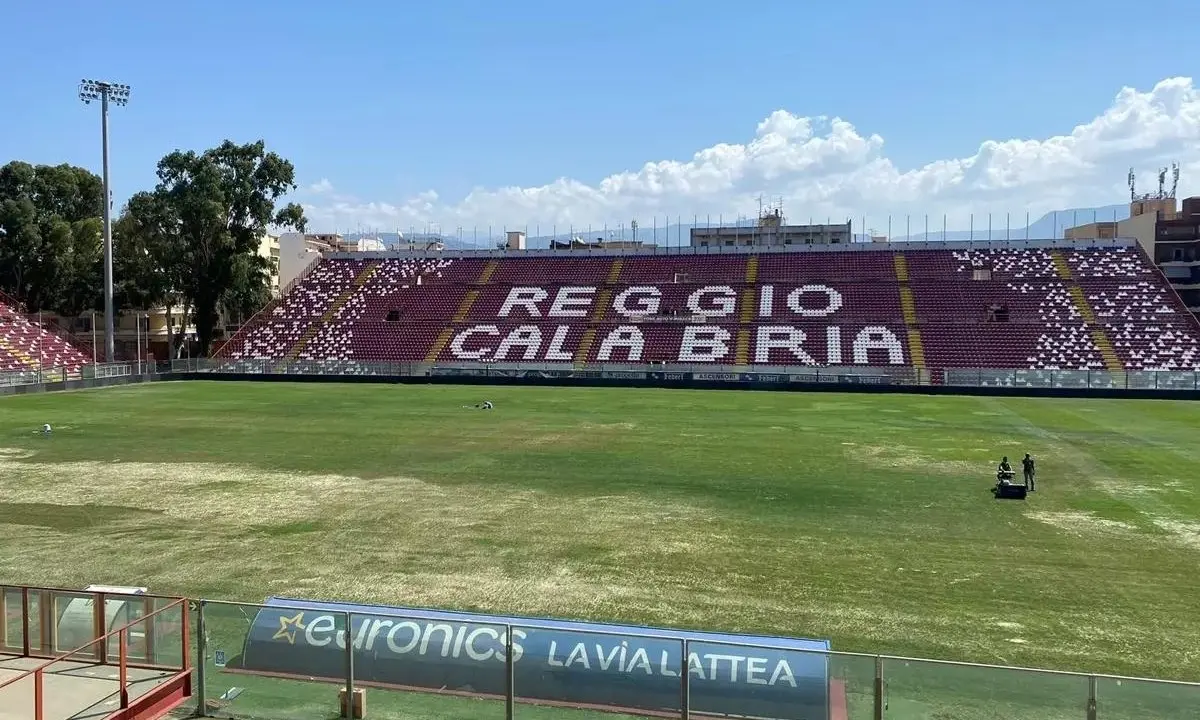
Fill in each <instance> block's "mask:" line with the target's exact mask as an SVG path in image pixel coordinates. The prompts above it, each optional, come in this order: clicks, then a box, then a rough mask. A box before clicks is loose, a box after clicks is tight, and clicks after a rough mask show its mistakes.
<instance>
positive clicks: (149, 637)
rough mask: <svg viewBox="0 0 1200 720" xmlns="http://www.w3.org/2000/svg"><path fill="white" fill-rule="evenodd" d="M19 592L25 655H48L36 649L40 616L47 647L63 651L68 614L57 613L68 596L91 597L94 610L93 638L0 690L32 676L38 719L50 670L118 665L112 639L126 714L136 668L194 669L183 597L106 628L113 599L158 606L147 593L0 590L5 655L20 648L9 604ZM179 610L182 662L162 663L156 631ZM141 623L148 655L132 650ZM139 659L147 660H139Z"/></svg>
mask: <svg viewBox="0 0 1200 720" xmlns="http://www.w3.org/2000/svg"><path fill="white" fill-rule="evenodd" d="M14 591H17V592H19V594H20V616H21V628H20V635H21V648H20V650H21V652H20V656H21V657H43V655H42V654H41V653H40V652H39V648H37V647H35V646H34V644H33V642H32V628H31V625H33V623H34V621H33V618H34V617H35V616H36V617H37V618H38V620H37V624H38V626H39V628H38V629H39V630H40V632H39V635H40V636H41V638H40V640H41V642H40V643H39V645H41V649H45V648H50V649H51V650H52V651H53V650H54V649H55V648H56V647H57V642H56V640H57V638H56V635H57V633H58V632H59V630H60V628H59V627H58V625H57V621H58V619H59V618H61V617H62V616H63V613H59V612H58V611H57V608H56V605H57V601H58V600H60V599H63V598H66V599H79V598H88V599H90V602H91V604H92V609H93V618H92V621H93V625H92V632H91V634H92V635H93V637H92V638H91V639H90V640H88V641H87V642H85V643H83V644H81V645H79V646H78V647H75V648H74V649H72V650H69V651H67V652H65V653H59V654H55V655H54V656H53V657H52V658H51V659H49V660H46V662H43V663H41V664H39V665H37V666H35V667H33V668H31V669H29V670H25V671H23V672H20V673H19V674H17V675H15V676H14V677H12V678H9V679H8V680H5V681H3V682H0V690H3V689H4V688H6V687H10V686H14V685H16V684H18V683H20V682H22V681H25V680H28V679H31V678H32V681H33V682H32V693H33V702H32V707H33V715H32V716H31V717H32V720H44V710H45V702H46V688H45V684H46V680H45V678H46V675H47V673H48V672H49V669H50V668H52V667H54V666H55V665H59V664H61V663H84V664H100V665H112V658H111V657H110V656H111V654H112V650H111V648H110V644H111V643H110V641H111V640H112V639H113V638H115V639H116V651H117V652H116V654H117V663H116V667H117V678H116V681H117V692H116V693H115V695H117V698H118V703H119V707H120V709H121V710H126V709H128V708H129V704H130V692H129V688H130V687H131V680H130V678H129V670H130V668H152V669H156V670H166V671H170V672H172V673H176V674H178V673H186V672H188V671H189V670H190V662H191V641H190V637H189V631H190V619H189V614H188V611H189V609H188V601H187V600H186V599H183V598H178V599H172V600H171V602H169V603H168V604H167V605H164V606H162V607H159V608H157V609H151V610H149V612H146V613H145V614H143V615H141V616H139V617H137V618H136V619H134V620H131V621H129V622H127V623H125V624H123V625H121V626H119V627H117V628H114V629H111V630H107V631H105V630H104V623H105V621H106V620H107V610H108V601H110V600H119V601H123V602H136V601H142V602H143V603H150V604H153V602H154V600H155V599H165V598H159V597H158V596H146V595H124V594H116V593H103V592H84V593H77V592H71V591H64V590H56V589H51V588H33V587H21V588H11V587H0V605H2V606H3V607H2V608H0V610H3V612H2V613H0V615H3V617H4V622H2V623H0V652H12V651H14V650H16V648H13V647H8V645H9V642H8V641H9V637H8V633H9V628H8V627H6V625H7V624H8V623H9V622H11V617H10V612H9V607H8V600H9V599H10V598H11V597H12V595H13V594H14ZM31 594H37V596H38V600H39V602H38V605H39V608H38V611H37V612H36V613H35V612H32V611H31ZM176 608H178V610H179V615H180V624H179V627H180V633H181V639H180V643H179V645H180V647H179V662H178V664H177V665H176V664H174V663H171V664H163V663H160V662H157V660H158V654H157V653H156V652H155V650H154V648H155V630H154V628H155V627H156V625H157V620H158V619H160V618H161V617H162V616H165V615H167V614H168V613H169V612H170V611H171V610H174V609H176ZM140 625H144V626H145V629H144V630H143V631H142V633H141V634H140V636H141V641H142V643H143V645H144V648H145V650H144V653H142V654H137V653H136V652H133V651H131V649H130V639H131V636H132V635H134V633H133V630H134V629H135V628H137V627H138V626H140ZM139 660H141V661H144V662H138V661H139ZM4 703H5V705H6V706H9V705H13V704H15V703H14V702H13V699H12V697H7V698H5V700H4Z"/></svg>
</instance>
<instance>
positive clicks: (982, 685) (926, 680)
mask: <svg viewBox="0 0 1200 720" xmlns="http://www.w3.org/2000/svg"><path fill="white" fill-rule="evenodd" d="M883 680H884V715H883V716H884V718H886V720H928V718H939V717H945V718H954V720H1080V719H1081V718H1084V717H1085V716H1086V715H1085V713H1086V709H1087V703H1088V679H1087V678H1086V677H1084V676H1079V675H1060V674H1055V673H1042V672H1036V671H1030V670H1018V669H1008V668H996V667H978V666H969V665H952V664H948V663H937V662H928V661H922V660H904V659H893V658H884V660H883Z"/></svg>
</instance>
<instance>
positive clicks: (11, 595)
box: [0, 587, 25, 654]
mask: <svg viewBox="0 0 1200 720" xmlns="http://www.w3.org/2000/svg"><path fill="white" fill-rule="evenodd" d="M0 604H2V605H3V607H0V653H14V654H21V653H23V652H24V648H25V640H24V634H25V630H24V628H25V613H24V609H23V607H22V605H21V590H20V588H8V587H6V588H0Z"/></svg>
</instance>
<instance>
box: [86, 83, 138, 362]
mask: <svg viewBox="0 0 1200 720" xmlns="http://www.w3.org/2000/svg"><path fill="white" fill-rule="evenodd" d="M79 99H80V100H82V101H83V103H84V104H85V105H90V104H91V103H92V101H93V100H99V101H100V141H101V145H102V151H103V155H104V160H103V170H104V176H103V177H104V361H105V362H113V361H114V360H115V359H116V357H115V355H116V353H115V352H114V350H115V348H114V341H113V242H112V191H111V190H109V187H108V106H109V104H110V103H111V104H113V105H121V106H124V105H128V104H129V86H128V85H119V84H116V83H109V82H103V81H100V80H80V81H79Z"/></svg>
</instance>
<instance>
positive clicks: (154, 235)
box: [113, 192, 189, 357]
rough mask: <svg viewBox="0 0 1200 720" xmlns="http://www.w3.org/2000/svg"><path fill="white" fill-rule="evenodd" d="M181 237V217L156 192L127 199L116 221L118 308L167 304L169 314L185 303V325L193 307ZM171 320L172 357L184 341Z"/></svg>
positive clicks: (115, 264)
mask: <svg viewBox="0 0 1200 720" xmlns="http://www.w3.org/2000/svg"><path fill="white" fill-rule="evenodd" d="M182 242H183V236H182V234H181V232H180V227H179V218H178V216H177V215H176V214H175V212H174V210H173V209H172V208H171V206H170V205H169V204H168V203H167V202H166V201H165V199H164V198H163V197H162V196H161V195H160V194H159V193H155V192H139V193H136V194H135V195H134V196H133V197H131V198H130V199H129V202H128V203H126V205H125V208H124V209H123V211H122V213H121V216H120V217H119V218H117V220H116V221H114V222H113V302H114V304H115V305H116V306H117V307H118V308H131V309H139V310H145V309H149V308H153V307H163V308H165V309H166V311H167V317H168V318H171V317H172V316H173V315H172V314H173V312H174V310H175V308H176V307H179V306H182V308H183V317H184V322H183V324H182V326H186V325H187V316H188V313H189V306H188V304H187V302H186V301H185V300H184V298H183V295H182V287H183V282H182V273H183V272H184V266H183V257H184V256H183V252H182ZM182 339H183V336H182V334H180V335H178V336H177V335H176V334H175V328H174V327H173V326H172V325H171V324H170V322H169V321H168V324H167V343H168V345H169V346H170V348H171V356H172V357H174V356H175V355H176V353H177V350H178V348H179V347H180V345H181V344H182Z"/></svg>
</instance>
